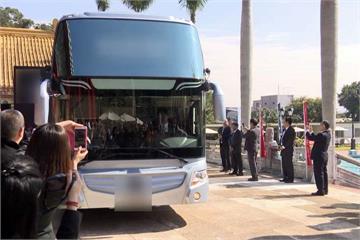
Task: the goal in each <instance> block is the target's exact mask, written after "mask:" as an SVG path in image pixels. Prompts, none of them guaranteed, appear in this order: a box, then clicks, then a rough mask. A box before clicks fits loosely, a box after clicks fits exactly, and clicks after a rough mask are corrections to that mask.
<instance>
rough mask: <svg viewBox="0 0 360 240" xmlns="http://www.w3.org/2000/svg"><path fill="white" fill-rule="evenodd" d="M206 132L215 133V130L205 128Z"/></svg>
mask: <svg viewBox="0 0 360 240" xmlns="http://www.w3.org/2000/svg"><path fill="white" fill-rule="evenodd" d="M205 132H206V134H217V133H218V132H217V131H214V130H212V129H211V128H206V130H205Z"/></svg>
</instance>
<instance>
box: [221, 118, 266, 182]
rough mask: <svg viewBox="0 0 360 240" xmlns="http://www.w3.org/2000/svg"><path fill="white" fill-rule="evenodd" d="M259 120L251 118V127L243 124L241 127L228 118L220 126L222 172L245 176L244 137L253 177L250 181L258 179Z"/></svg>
mask: <svg viewBox="0 0 360 240" xmlns="http://www.w3.org/2000/svg"><path fill="white" fill-rule="evenodd" d="M257 125H258V122H257V121H256V120H255V119H251V120H250V128H248V127H246V126H245V124H242V126H241V128H239V124H238V123H237V122H233V121H232V120H231V119H226V120H225V121H224V123H223V126H222V127H220V128H219V130H218V134H219V141H220V155H221V160H222V166H223V169H222V170H221V171H222V172H229V171H230V175H237V176H243V175H244V173H243V170H244V168H243V162H242V154H241V153H242V139H243V138H244V139H245V145H244V150H246V151H247V156H248V161H249V166H250V171H251V178H249V179H248V180H249V181H258V172H257V171H258V170H257V167H256V159H257V153H258V149H259V134H260V130H259V128H258V126H257Z"/></svg>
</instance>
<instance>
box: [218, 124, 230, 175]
mask: <svg viewBox="0 0 360 240" xmlns="http://www.w3.org/2000/svg"><path fill="white" fill-rule="evenodd" d="M218 134H219V141H220V155H221V162H222V166H223V169H222V170H221V172H227V171H229V170H231V164H230V156H229V155H230V148H229V140H230V136H231V129H230V126H229V123H228V121H227V120H225V121H224V123H223V126H222V127H221V128H219V130H218Z"/></svg>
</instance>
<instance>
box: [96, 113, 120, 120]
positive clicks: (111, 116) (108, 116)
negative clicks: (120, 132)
mask: <svg viewBox="0 0 360 240" xmlns="http://www.w3.org/2000/svg"><path fill="white" fill-rule="evenodd" d="M99 119H101V120H111V121H119V120H120V117H119V115H117V114H116V113H114V112H107V113H103V114H101V115H100V117H99Z"/></svg>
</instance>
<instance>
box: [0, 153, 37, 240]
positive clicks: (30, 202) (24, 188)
mask: <svg viewBox="0 0 360 240" xmlns="http://www.w3.org/2000/svg"><path fill="white" fill-rule="evenodd" d="M42 186H43V180H42V175H41V173H40V171H39V168H38V165H37V163H36V162H35V161H34V160H32V159H31V158H30V157H28V156H24V155H20V154H19V155H14V156H13V159H12V161H7V162H5V163H3V164H2V166H1V218H2V219H3V220H5V219H6V221H2V222H1V238H2V239H4V238H6V239H8V238H36V231H37V229H36V227H37V226H36V222H37V215H38V196H39V194H40V191H41V189H42Z"/></svg>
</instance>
